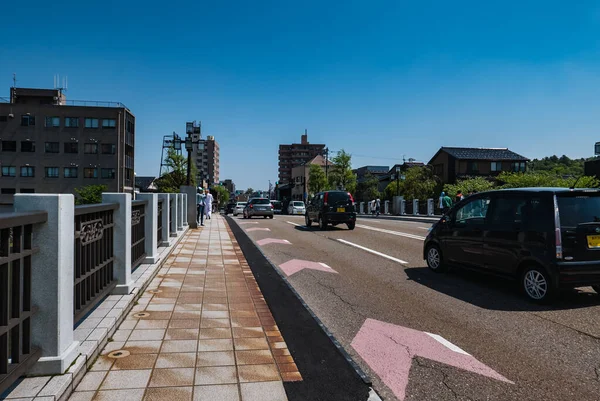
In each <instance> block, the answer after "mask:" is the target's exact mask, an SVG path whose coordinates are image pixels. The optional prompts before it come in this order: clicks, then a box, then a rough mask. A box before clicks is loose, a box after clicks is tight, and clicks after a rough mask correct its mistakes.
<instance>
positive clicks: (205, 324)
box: [200, 319, 231, 328]
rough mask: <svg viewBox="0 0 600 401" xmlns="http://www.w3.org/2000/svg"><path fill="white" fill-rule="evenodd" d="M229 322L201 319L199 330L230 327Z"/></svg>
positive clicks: (225, 320)
mask: <svg viewBox="0 0 600 401" xmlns="http://www.w3.org/2000/svg"><path fill="white" fill-rule="evenodd" d="M230 326H231V322H230V321H229V319H202V321H201V322H200V327H201V328H217V327H230Z"/></svg>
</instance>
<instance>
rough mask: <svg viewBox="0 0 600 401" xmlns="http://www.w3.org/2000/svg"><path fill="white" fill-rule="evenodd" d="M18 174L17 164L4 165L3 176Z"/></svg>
mask: <svg viewBox="0 0 600 401" xmlns="http://www.w3.org/2000/svg"><path fill="white" fill-rule="evenodd" d="M16 175H17V168H16V167H15V166H2V177H14V176H16Z"/></svg>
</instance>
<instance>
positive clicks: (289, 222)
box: [286, 221, 304, 227]
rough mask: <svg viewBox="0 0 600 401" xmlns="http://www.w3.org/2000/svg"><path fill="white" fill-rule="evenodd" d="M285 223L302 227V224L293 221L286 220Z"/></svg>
mask: <svg viewBox="0 0 600 401" xmlns="http://www.w3.org/2000/svg"><path fill="white" fill-rule="evenodd" d="M286 223H288V224H291V225H293V226H296V227H304V226H303V225H302V224H298V223H294V222H293V221H286Z"/></svg>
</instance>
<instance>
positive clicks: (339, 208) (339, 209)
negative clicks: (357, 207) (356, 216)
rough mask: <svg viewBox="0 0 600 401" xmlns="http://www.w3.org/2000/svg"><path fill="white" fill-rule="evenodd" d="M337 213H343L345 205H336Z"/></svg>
mask: <svg viewBox="0 0 600 401" xmlns="http://www.w3.org/2000/svg"><path fill="white" fill-rule="evenodd" d="M337 211H338V213H344V212H345V211H346V208H345V207H338V208H337Z"/></svg>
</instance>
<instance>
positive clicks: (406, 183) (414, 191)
mask: <svg viewBox="0 0 600 401" xmlns="http://www.w3.org/2000/svg"><path fill="white" fill-rule="evenodd" d="M403 175H404V179H403V180H400V181H399V187H400V191H399V192H400V195H401V196H403V197H404V199H409V200H410V199H420V200H425V199H429V198H434V197H435V194H436V192H437V191H439V185H438V183H437V181H436V180H435V178H434V176H433V173H432V171H431V169H430V168H429V167H411V168H409V169H407V170H406V171H405V172H404V173H403ZM385 194H386V197H393V196H396V181H392V182H390V183H389V184H388V186H387V187H386V189H385Z"/></svg>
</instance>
